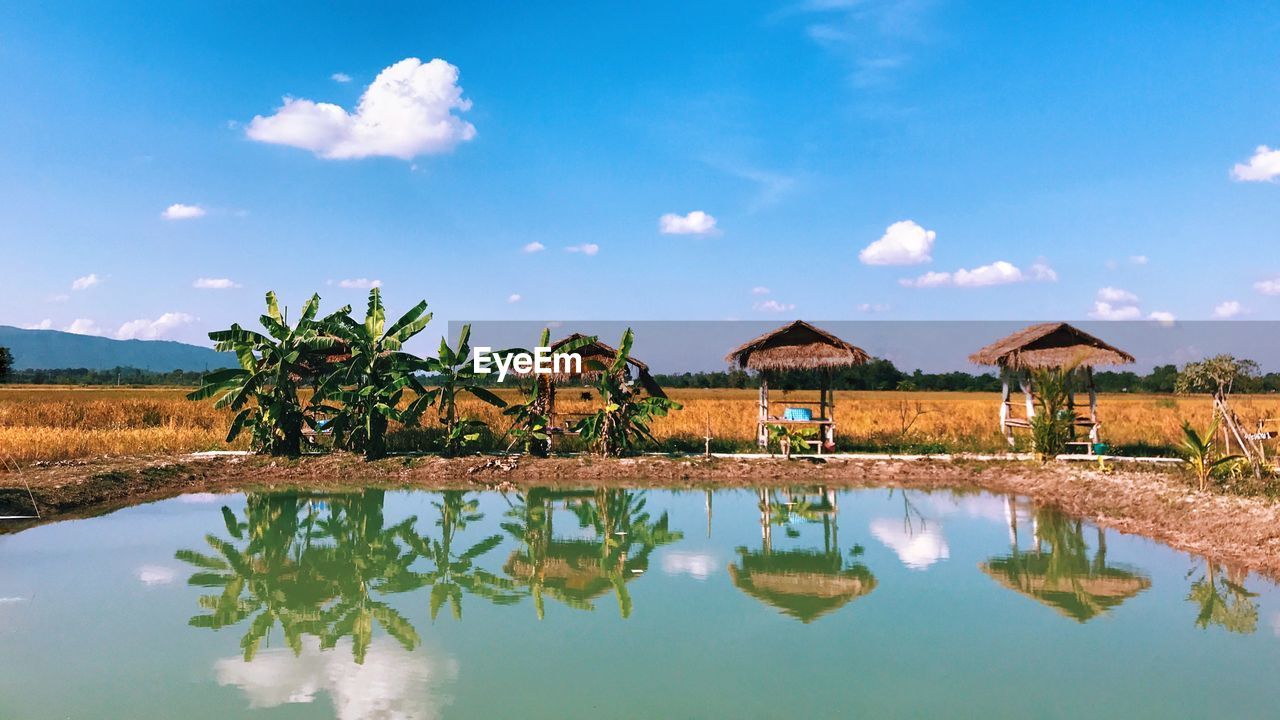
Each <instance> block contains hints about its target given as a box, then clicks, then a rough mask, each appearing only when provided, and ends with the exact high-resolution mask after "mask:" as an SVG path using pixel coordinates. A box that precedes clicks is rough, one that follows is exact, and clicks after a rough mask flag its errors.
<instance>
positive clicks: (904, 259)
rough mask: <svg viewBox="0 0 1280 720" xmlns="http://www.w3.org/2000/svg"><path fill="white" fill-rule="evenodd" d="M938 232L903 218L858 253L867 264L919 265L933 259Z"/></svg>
mask: <svg viewBox="0 0 1280 720" xmlns="http://www.w3.org/2000/svg"><path fill="white" fill-rule="evenodd" d="M937 236H938V234H937V233H936V232H934V231H932V230H925V229H924V228H922V227H920V226H919V225H917V224H916V223H915V222H914V221H912V220H901V221H899V222H896V223H894V224H892V225H890V226H889V227H888V228H886V229H885V231H884V235H883V236H882V237H881V238H880V239H879V240H876V241H875V242H873V243H871V244H870V245H868V246H866V247H865V248H863V249H862V252H860V253H858V259H859V260H861V261H862V262H863V263H864V264H866V265H918V264H920V263H926V262H929V261H930V260H932V259H933V254H932V253H933V241H934V238H936V237H937Z"/></svg>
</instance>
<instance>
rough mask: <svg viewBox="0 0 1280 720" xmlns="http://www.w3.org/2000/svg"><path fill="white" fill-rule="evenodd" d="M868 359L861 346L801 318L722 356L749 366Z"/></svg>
mask: <svg viewBox="0 0 1280 720" xmlns="http://www.w3.org/2000/svg"><path fill="white" fill-rule="evenodd" d="M870 359H871V356H870V355H868V354H867V353H866V351H865V350H863V349H862V348H859V347H855V346H853V345H850V344H849V343H847V342H845V341H843V340H841V339H840V338H838V337H836V336H835V335H832V334H831V333H829V332H827V331H826V330H823V329H821V328H817V327H814V326H813V325H810V324H809V323H807V322H805V321H803V320H796V321H795V322H793V323H791V324H790V325H785V326H783V327H780V328H778V329H777V330H774V331H773V332H768V333H765V334H764V335H761V336H760V337H758V338H756V339H754V340H750V341H748V342H746V343H743V344H742V345H740V346H738V347H737V348H735V349H734V350H733V351H732V352H730V353H729V354H728V355H726V356H725V362H727V363H729V364H730V365H732V366H734V367H738V368H743V369H749V370H813V369H815V368H835V367H848V366H850V365H862V364H864V363H866V362H867V361H868V360H870Z"/></svg>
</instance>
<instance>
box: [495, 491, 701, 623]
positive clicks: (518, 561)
mask: <svg viewBox="0 0 1280 720" xmlns="http://www.w3.org/2000/svg"><path fill="white" fill-rule="evenodd" d="M646 502H647V501H646V499H645V497H644V493H642V492H636V491H631V490H606V489H599V490H594V491H553V490H548V489H546V488H533V489H530V490H529V491H528V492H527V493H522V494H517V495H516V496H515V498H514V500H512V501H511V509H510V510H508V511H507V514H506V515H507V518H509V521H508V522H505V523H503V524H502V528H503V529H504V530H506V531H507V532H508V533H509V534H510V535H511V536H512V537H513V538H514V539H515V540H517V541H518V542H519V543H520V545H519V547H517V548H516V549H515V550H513V551H512V552H511V555H510V557H508V558H507V562H506V564H505V565H504V566H503V572H505V573H506V574H507V575H508V576H509V577H511V578H512V579H513V580H515V582H517V583H518V584H519V585H520V586H521V587H524V588H527V590H528V592H529V594H530V595H531V596H532V597H533V606H534V611H535V613H536V614H537V616H538V618H539V619H542V617H543V616H544V613H545V605H544V602H545V598H547V597H550V598H552V599H553V600H556V601H557V602H560V603H563V604H564V605H567V606H568V607H571V608H575V609H578V610H594V609H595V604H594V603H593V601H594V600H595V599H597V598H599V597H600V596H602V595H604V594H605V593H607V592H608V591H609V590H610V589H612V590H613V591H614V593H615V594H616V595H617V599H618V611H619V613H621V615H622V617H624V618H626V617H630V615H631V610H632V601H631V593H630V592H629V591H628V589H627V583H628V582H630V581H631V580H632V579H634V578H635V577H637V576H639V575H641V574H643V573H644V572H645V571H646V570H648V568H649V556H650V555H651V554H652V553H653V551H654V550H655V549H657V548H659V547H662V546H663V545H669V544H671V543H674V542H676V541H678V540H680V539H682V538H683V537H684V533H682V532H680V531H678V530H672V529H671V527H670V521H669V519H668V517H667V513H666V512H663V513H662V514H661V515H659V516H658V517H657V518H656V519H654V518H653V517H652V516H651V515H650V513H649V512H648V511H647V510H645V505H646ZM557 506H558V507H559V508H561V509H563V510H568V511H570V512H572V513H573V515H574V516H575V517H576V519H577V522H578V528H579V529H580V530H589V531H590V532H591V533H592V534H593V537H592V538H589V539H583V538H564V537H557V536H556V534H555V529H554V521H555V510H556V508H557Z"/></svg>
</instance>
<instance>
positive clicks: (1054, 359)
mask: <svg viewBox="0 0 1280 720" xmlns="http://www.w3.org/2000/svg"><path fill="white" fill-rule="evenodd" d="M969 361H970V362H972V363H976V364H978V365H998V366H1000V367H1002V368H1008V369H1011V370H1037V369H1041V368H1057V367H1065V366H1066V365H1069V364H1072V363H1074V364H1076V365H1079V366H1081V367H1094V366H1097V365H1127V364H1129V363H1132V362H1133V356H1132V355H1130V354H1129V353H1127V352H1125V351H1123V350H1120V349H1119V348H1116V347H1113V346H1111V345H1108V344H1107V343H1105V342H1103V341H1102V340H1099V339H1098V338H1096V337H1094V336H1093V335H1090V334H1089V333H1087V332H1084V331H1083V330H1080V329H1078V328H1075V327H1072V326H1071V325H1068V324H1067V323H1064V322H1051V323H1040V324H1038V325H1032V326H1030V327H1026V328H1023V329H1022V330H1019V331H1018V332H1016V333H1013V334H1012V335H1009V336H1007V337H1004V338H1001V339H999V340H997V341H995V342H993V343H991V344H990V345H988V346H986V347H984V348H982V349H981V350H979V351H978V352H976V353H974V354H972V355H970V356H969Z"/></svg>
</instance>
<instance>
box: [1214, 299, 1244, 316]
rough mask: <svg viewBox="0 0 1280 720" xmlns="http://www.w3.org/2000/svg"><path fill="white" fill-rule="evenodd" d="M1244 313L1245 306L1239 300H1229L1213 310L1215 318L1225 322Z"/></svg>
mask: <svg viewBox="0 0 1280 720" xmlns="http://www.w3.org/2000/svg"><path fill="white" fill-rule="evenodd" d="M1242 312H1244V306H1242V305H1241V304H1240V302H1239V301H1237V300H1227V301H1225V302H1221V303H1218V305H1217V306H1216V307H1214V308H1213V316H1214V317H1216V318H1221V319H1223V320H1226V319H1227V318H1233V317H1235V316H1237V315H1239V314H1240V313H1242Z"/></svg>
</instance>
